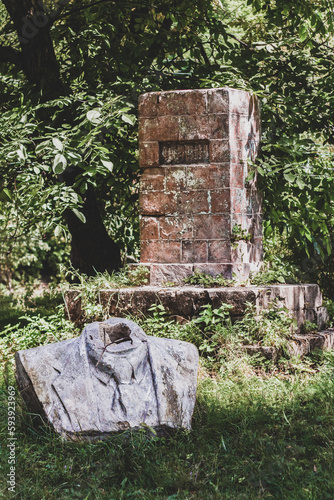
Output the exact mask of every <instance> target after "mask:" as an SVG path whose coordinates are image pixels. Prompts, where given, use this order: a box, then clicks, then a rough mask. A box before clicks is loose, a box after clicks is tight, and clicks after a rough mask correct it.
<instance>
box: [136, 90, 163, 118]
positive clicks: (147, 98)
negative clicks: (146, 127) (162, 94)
mask: <svg viewBox="0 0 334 500" xmlns="http://www.w3.org/2000/svg"><path fill="white" fill-rule="evenodd" d="M158 95H159V94H158V93H156V92H149V93H147V94H142V95H141V96H139V99H138V111H139V116H141V117H144V116H145V117H146V116H156V114H157V110H158V107H157V102H158Z"/></svg>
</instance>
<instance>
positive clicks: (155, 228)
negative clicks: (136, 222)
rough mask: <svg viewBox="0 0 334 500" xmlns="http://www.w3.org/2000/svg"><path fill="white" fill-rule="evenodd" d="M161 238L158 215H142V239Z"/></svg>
mask: <svg viewBox="0 0 334 500" xmlns="http://www.w3.org/2000/svg"><path fill="white" fill-rule="evenodd" d="M158 238H159V220H158V219H157V218H156V217H141V219H140V239H141V240H157V239H158Z"/></svg>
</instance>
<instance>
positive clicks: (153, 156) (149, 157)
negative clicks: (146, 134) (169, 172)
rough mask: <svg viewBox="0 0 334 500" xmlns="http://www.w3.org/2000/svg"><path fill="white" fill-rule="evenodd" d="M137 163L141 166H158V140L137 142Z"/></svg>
mask: <svg viewBox="0 0 334 500" xmlns="http://www.w3.org/2000/svg"><path fill="white" fill-rule="evenodd" d="M139 165H140V167H141V168H146V167H158V166H159V143H158V141H154V142H143V141H141V142H140V143H139Z"/></svg>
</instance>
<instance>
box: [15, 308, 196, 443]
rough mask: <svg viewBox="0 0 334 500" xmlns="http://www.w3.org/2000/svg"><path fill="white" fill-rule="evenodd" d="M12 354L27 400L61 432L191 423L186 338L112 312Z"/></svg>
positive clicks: (192, 390)
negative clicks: (161, 333) (70, 334)
mask: <svg viewBox="0 0 334 500" xmlns="http://www.w3.org/2000/svg"><path fill="white" fill-rule="evenodd" d="M15 361H16V378H17V383H18V386H19V389H20V391H21V394H22V397H23V399H24V400H25V402H26V404H27V406H28V408H29V409H30V411H32V412H33V413H39V414H40V415H42V417H43V418H44V419H45V420H46V421H49V422H50V423H51V424H52V425H53V427H54V429H55V430H56V432H58V433H59V434H61V435H62V436H63V437H64V438H65V439H73V440H82V439H83V440H92V439H103V438H105V437H107V436H108V435H109V434H111V433H114V432H119V431H123V430H124V429H128V428H131V429H138V428H140V427H142V426H145V427H151V428H154V429H157V430H163V429H164V428H166V427H169V428H186V429H190V427H191V418H192V413H193V409H194V405H195V398H196V381H197V370H198V352H197V349H196V347H195V346H193V345H192V344H189V343H188V342H182V341H177V340H172V339H162V338H155V337H150V336H147V335H146V334H145V333H144V332H143V330H142V329H141V328H140V327H139V326H138V325H136V323H134V322H132V321H128V320H125V319H120V318H112V319H109V320H107V321H105V322H103V323H91V324H89V325H87V326H86V328H85V329H84V330H83V332H82V334H81V335H80V337H78V338H75V339H71V340H66V341H63V342H58V343H56V344H49V345H46V346H41V347H36V348H34V349H28V350H25V351H18V352H17V353H16V357H15Z"/></svg>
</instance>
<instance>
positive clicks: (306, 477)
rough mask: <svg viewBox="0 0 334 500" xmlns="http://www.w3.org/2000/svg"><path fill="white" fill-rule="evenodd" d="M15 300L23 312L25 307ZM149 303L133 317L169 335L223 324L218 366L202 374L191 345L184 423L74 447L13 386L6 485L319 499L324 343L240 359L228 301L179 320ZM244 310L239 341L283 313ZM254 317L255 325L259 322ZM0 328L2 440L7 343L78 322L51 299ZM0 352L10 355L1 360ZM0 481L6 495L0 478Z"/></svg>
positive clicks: (60, 331)
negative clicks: (194, 365) (194, 384)
mask: <svg viewBox="0 0 334 500" xmlns="http://www.w3.org/2000/svg"><path fill="white" fill-rule="evenodd" d="M29 293H30V292H29ZM42 299H43V300H42ZM34 300H35V302H36V303H35V306H38V304H39V302H38V301H37V299H34ZM41 303H42V304H43V305H44V306H45V305H47V304H48V301H47V300H46V298H41ZM21 304H22V306H23V305H24V301H21ZM49 305H50V308H49V309H50V310H49V312H50V311H51V310H52V309H53V311H54V305H53V304H50V303H49ZM22 306H21V307H22ZM3 308H4V309H5V304H3ZM18 309H19V306H18ZM21 311H22V313H23V314H26V311H27V309H26V306H24V308H23V309H21ZM152 312H153V316H151V317H147V318H146V319H145V322H143V323H142V325H145V329H146V331H147V333H148V334H150V333H154V334H156V335H157V334H160V333H162V334H163V335H164V336H172V337H174V338H180V339H189V338H190V336H191V335H193V337H191V338H194V339H195V340H196V339H198V342H201V343H202V345H204V339H205V337H204V335H207V336H210V335H211V336H212V335H214V334H215V333H218V331H219V330H220V331H221V337H222V336H223V335H225V338H224V341H222V340H221V344H222V342H223V344H224V348H225V349H226V348H227V346H230V347H229V349H230V356H229V357H228V358H226V360H225V362H224V365H222V366H223V370H222V371H221V373H217V371H216V372H215V373H214V376H213V377H210V376H209V375H208V372H207V371H206V370H205V365H206V360H207V359H208V356H209V355H212V352H206V351H205V349H202V350H201V351H200V354H201V365H200V371H199V381H198V388H197V402H196V406H195V411H194V416H193V422H192V431H176V432H175V433H173V434H171V435H170V436H169V437H167V436H165V437H161V438H158V437H157V436H155V435H153V436H152V435H151V436H148V435H147V433H146V432H145V431H140V432H131V431H127V432H125V433H123V434H120V435H115V436H111V437H110V438H109V439H108V440H106V441H103V442H102V441H101V442H96V443H90V444H85V445H84V446H82V445H81V444H78V443H71V442H64V441H63V440H62V439H61V437H60V436H58V435H56V434H55V433H54V432H53V431H52V429H51V428H50V427H48V426H46V425H44V424H43V425H37V423H36V418H35V416H34V415H31V414H30V413H29V412H28V411H27V409H26V408H25V406H24V405H23V403H22V400H21V397H20V395H19V393H18V391H17V393H16V405H15V416H16V434H15V436H16V437H17V443H18V444H19V447H17V449H16V450H17V453H18V454H19V455H18V464H19V468H20V472H19V474H17V475H16V495H17V496H18V497H19V498H22V499H28V498H29V499H30V498H54V497H56V496H57V497H59V498H66V499H72V498H73V499H74V498H83V497H85V498H86V497H89V496H92V497H93V498H101V499H102V498H105V497H107V498H126V497H129V498H130V497H133V498H137V497H138V498H140V497H145V498H148V499H152V500H153V499H154V500H155V499H161V500H163V499H166V498H173V497H175V498H180V499H181V498H182V499H188V498H194V499H198V500H201V499H202V498H212V499H217V500H218V499H221V498H224V497H227V498H239V497H240V498H241V497H247V498H250V499H254V500H255V499H258V498H259V495H261V497H270V496H271V497H274V498H276V497H277V498H278V497H280V498H285V497H288V498H292V499H296V500H299V499H300V498H305V499H306V498H311V497H312V498H331V492H332V491H333V488H334V483H333V474H332V469H333V466H334V462H333V453H332V449H333V445H334V434H333V428H334V426H333V419H334V413H333V408H334V404H333V403H334V401H333V394H334V390H333V389H334V383H333V374H334V356H333V352H332V351H331V352H315V353H313V354H312V355H311V356H310V358H309V361H305V360H304V361H303V362H299V363H297V362H296V361H295V360H292V361H288V360H285V361H286V362H285V363H283V361H284V360H281V361H280V363H279V365H278V366H272V367H271V370H269V369H268V367H267V366H265V364H264V362H263V361H262V362H261V364H260V365H259V363H258V360H257V364H255V363H253V364H252V362H251V360H249V359H248V358H247V356H245V355H242V354H241V352H239V351H238V349H237V348H236V345H234V347H232V345H233V344H232V342H233V338H234V337H235V333H233V329H234V327H235V326H236V325H237V323H236V324H235V325H234V326H233V327H232V329H231V330H229V328H230V326H231V323H230V320H229V306H226V305H223V306H222V307H221V308H217V309H215V308H212V307H211V306H206V307H205V308H203V309H202V311H201V313H200V314H199V316H198V318H195V319H194V320H193V321H191V322H188V323H185V324H183V325H180V324H178V323H176V322H175V321H174V319H173V318H170V317H168V315H167V314H166V311H164V310H163V308H162V307H161V306H156V307H155V308H154V309H153V311H152ZM248 314H249V318H248V319H246V320H245V322H244V323H243V334H242V335H241V334H238V333H236V335H237V337H238V335H239V340H240V341H242V342H243V341H244V340H247V341H248V340H249V339H248V337H247V336H249V335H251V336H252V339H253V340H254V339H255V338H258V335H259V331H260V329H261V328H262V333H261V334H264V335H266V333H265V332H264V329H265V328H276V326H275V325H277V316H282V317H283V312H282V311H278V310H272V311H268V313H267V314H268V315H269V316H270V317H269V316H268V317H267V318H262V319H261V318H260V319H259V318H253V317H252V312H251V311H250V310H249V312H248ZM275 318H276V319H275ZM270 319H271V322H270V321H269V320H270ZM258 321H260V323H261V325H262V326H260V327H259V330H257V326H256V323H257V322H258ZM284 321H285V320H284ZM284 321H282V325H284ZM149 325H151V326H150V327H149ZM249 329H250V330H251V333H249V332H248V330H249ZM170 332H171V333H172V335H168V334H169V333H170ZM2 333H3V336H2V337H1V340H0V360H1V363H0V364H1V366H2V367H3V370H2V372H1V375H0V440H1V442H7V438H8V429H7V396H8V391H7V387H8V385H12V386H15V387H16V383H15V379H14V374H13V370H12V363H11V361H12V360H13V354H14V351H15V350H16V349H24V348H29V347H33V346H37V345H41V344H44V343H48V342H54V341H56V340H61V339H65V338H70V337H71V336H75V335H78V334H79V331H78V330H76V329H75V328H74V327H73V325H71V324H70V323H69V322H68V321H66V320H65V319H64V310H63V309H58V310H57V312H56V313H54V312H53V314H52V315H51V316H49V318H47V317H46V316H45V315H44V311H43V312H42V311H41V310H40V309H37V310H36V311H35V313H34V317H33V318H31V317H30V320H29V321H28V323H26V325H25V326H24V327H22V325H21V326H17V327H15V328H10V327H8V328H5V329H3V330H2ZM229 335H230V337H229ZM203 355H204V356H203ZM216 359H218V358H216ZM222 359H223V358H222V356H221V357H220V358H219V362H220V363H222ZM6 360H9V361H10V362H9V363H6V364H5V366H4V362H5V361H6ZM215 363H217V362H216V361H215ZM203 366H204V367H203ZM259 366H260V367H261V366H262V369H259ZM264 367H265V368H266V372H265V373H264V369H263V368H264ZM7 461H8V454H7V452H6V450H5V451H4V453H1V455H0V464H1V465H0V466H1V470H3V471H4V473H5V474H7V471H8V462H7ZM17 470H18V469H17ZM282 478H284V481H283V480H282ZM259 488H261V490H260V493H259ZM0 492H1V493H0V496H3V497H4V498H7V496H8V495H7V490H6V485H5V484H4V485H2V488H1V490H0Z"/></svg>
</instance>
